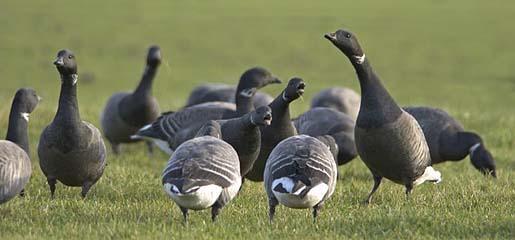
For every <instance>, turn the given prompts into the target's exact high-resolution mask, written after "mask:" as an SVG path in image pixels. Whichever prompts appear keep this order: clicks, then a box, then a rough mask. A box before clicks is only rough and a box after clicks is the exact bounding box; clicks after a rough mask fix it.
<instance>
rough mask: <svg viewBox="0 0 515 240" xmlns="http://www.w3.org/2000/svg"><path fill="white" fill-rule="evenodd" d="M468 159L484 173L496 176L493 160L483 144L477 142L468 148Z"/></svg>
mask: <svg viewBox="0 0 515 240" xmlns="http://www.w3.org/2000/svg"><path fill="white" fill-rule="evenodd" d="M470 161H471V162H472V165H474V167H475V168H476V169H477V170H479V171H480V172H481V173H483V174H485V175H490V176H492V177H494V178H496V177H497V174H496V172H495V161H494V158H493V156H492V154H491V153H490V151H488V150H487V149H486V148H485V146H484V145H483V144H478V145H476V146H475V147H472V149H471V150H470Z"/></svg>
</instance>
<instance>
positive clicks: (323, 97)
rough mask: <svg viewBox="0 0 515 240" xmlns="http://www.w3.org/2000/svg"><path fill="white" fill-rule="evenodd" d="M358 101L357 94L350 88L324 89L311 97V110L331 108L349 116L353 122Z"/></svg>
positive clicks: (356, 113)
mask: <svg viewBox="0 0 515 240" xmlns="http://www.w3.org/2000/svg"><path fill="white" fill-rule="evenodd" d="M360 99H361V97H360V96H359V94H358V93H357V92H355V91H354V90H352V89H350V88H343V87H332V88H326V89H324V90H322V91H320V92H319V93H317V94H316V95H315V96H314V97H313V99H312V100H311V108H316V107H328V108H333V109H335V110H337V111H340V112H343V113H345V114H347V115H349V116H350V117H351V118H352V119H353V120H354V121H355V120H356V119H357V117H358V112H359V105H360V101H361V100H360Z"/></svg>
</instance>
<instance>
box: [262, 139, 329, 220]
mask: <svg viewBox="0 0 515 240" xmlns="http://www.w3.org/2000/svg"><path fill="white" fill-rule="evenodd" d="M337 151H338V147H337V145H336V142H335V141H334V139H333V138H332V137H331V136H320V137H319V138H314V137H310V136H307V135H298V136H293V137H289V138H287V139H285V140H283V141H281V142H280V143H279V144H278V145H277V147H275V148H274V150H273V151H272V152H271V153H270V156H269V157H268V160H267V162H266V167H265V173H264V175H265V176H264V178H265V181H264V182H265V190H266V193H267V195H268V205H269V218H270V221H272V220H273V218H274V215H275V208H276V206H277V205H278V204H279V203H280V204H282V205H285V206H286V207H289V208H300V209H302V208H312V209H313V218H314V219H316V217H317V216H318V212H319V210H320V209H321V208H322V206H323V205H324V202H325V200H327V199H328V198H329V197H330V196H331V195H332V194H333V192H334V189H335V187H336V161H335V159H334V157H335V156H336V155H337Z"/></svg>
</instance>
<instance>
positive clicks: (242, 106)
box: [132, 68, 277, 154]
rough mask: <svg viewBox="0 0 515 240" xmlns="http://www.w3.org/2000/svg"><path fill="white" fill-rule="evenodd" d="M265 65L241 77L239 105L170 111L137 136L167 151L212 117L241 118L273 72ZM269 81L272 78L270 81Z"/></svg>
mask: <svg viewBox="0 0 515 240" xmlns="http://www.w3.org/2000/svg"><path fill="white" fill-rule="evenodd" d="M264 71H266V70H264V69H262V68H252V69H250V70H247V71H246V72H245V73H243V75H242V76H241V79H240V82H239V84H238V91H237V94H236V96H235V98H236V104H233V103H227V102H206V103H201V104H197V105H193V106H191V107H187V108H184V109H182V110H180V111H177V112H168V113H165V114H163V115H162V116H161V117H159V118H158V119H157V120H156V121H154V122H153V123H152V124H149V125H147V126H144V127H143V128H141V129H140V130H139V131H138V132H137V133H136V134H134V136H132V137H133V138H135V139H148V140H151V141H153V142H154V143H156V145H157V146H158V147H159V148H160V149H161V150H163V151H164V152H166V153H168V154H172V152H173V150H174V149H175V148H177V147H178V146H179V145H180V144H181V143H183V142H185V141H187V140H189V139H191V138H192V137H193V136H195V134H196V133H197V131H198V129H199V128H200V127H201V126H202V125H204V124H205V123H206V122H208V121H210V120H220V119H229V118H236V117H241V116H243V115H245V114H247V113H249V112H251V111H252V110H254V105H253V98H254V95H255V94H256V91H257V89H259V88H261V87H263V86H264V85H263V82H264V81H265V80H266V79H268V78H273V79H275V80H277V78H275V77H271V76H272V75H271V74H270V73H268V71H266V72H264ZM268 81H269V82H270V81H272V80H268Z"/></svg>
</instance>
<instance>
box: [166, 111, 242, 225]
mask: <svg viewBox="0 0 515 240" xmlns="http://www.w3.org/2000/svg"><path fill="white" fill-rule="evenodd" d="M220 137H221V130H220V125H219V124H218V123H217V122H215V121H210V122H208V123H206V125H205V126H204V127H203V128H202V129H200V131H199V133H198V135H197V137H196V138H193V139H191V140H188V141H186V142H184V143H183V144H181V145H180V146H179V147H178V148H177V150H176V151H175V152H174V153H173V155H172V156H171V158H170V160H169V161H168V163H167V165H166V168H165V169H164V171H163V178H162V184H163V187H164V190H165V192H166V193H167V194H168V195H169V196H170V197H171V198H172V200H173V201H174V202H175V203H176V204H177V205H179V207H180V209H181V211H182V214H183V217H184V221H187V216H188V209H192V210H202V209H206V208H211V219H212V220H213V221H214V220H215V219H216V216H217V215H218V214H219V212H220V209H221V208H223V207H224V206H225V205H226V204H227V203H228V202H229V201H231V200H232V199H233V198H234V197H235V196H236V194H237V193H238V190H239V189H240V186H241V175H240V163H239V161H238V154H237V153H236V151H235V150H234V148H232V147H231V145H229V144H228V143H226V142H224V141H222V140H221V139H220Z"/></svg>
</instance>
